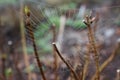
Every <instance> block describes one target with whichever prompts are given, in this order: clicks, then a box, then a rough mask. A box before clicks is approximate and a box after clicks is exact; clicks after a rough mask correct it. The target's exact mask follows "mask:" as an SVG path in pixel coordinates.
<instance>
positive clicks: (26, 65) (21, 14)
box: [19, 0, 31, 80]
mask: <svg viewBox="0 0 120 80" xmlns="http://www.w3.org/2000/svg"><path fill="white" fill-rule="evenodd" d="M23 6H24V5H23V0H21V4H20V18H19V19H20V20H19V21H20V33H21V43H22V50H23V55H24V61H25V67H26V68H27V69H29V58H28V55H27V48H26V38H25V32H24V30H25V26H24V19H23V18H24V16H23V15H24V14H23ZM28 80H31V72H30V70H28Z"/></svg>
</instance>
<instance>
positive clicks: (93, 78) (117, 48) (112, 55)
mask: <svg viewBox="0 0 120 80" xmlns="http://www.w3.org/2000/svg"><path fill="white" fill-rule="evenodd" d="M119 49H120V43H118V45H117V46H116V47H115V49H114V50H113V52H112V54H111V55H110V57H109V58H108V59H107V60H105V62H104V63H103V64H102V65H101V66H100V72H102V71H103V70H104V69H105V67H106V66H107V65H108V64H109V63H110V62H111V61H112V60H113V59H114V57H115V55H116V54H117V52H118V50H119ZM91 80H95V74H94V75H93V77H92V79H91Z"/></svg>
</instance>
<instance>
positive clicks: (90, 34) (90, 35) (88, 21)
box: [84, 16, 100, 80]
mask: <svg viewBox="0 0 120 80" xmlns="http://www.w3.org/2000/svg"><path fill="white" fill-rule="evenodd" d="M94 20H95V17H93V18H91V17H90V16H86V21H84V23H85V24H86V25H87V28H88V39H89V43H90V45H91V48H92V50H93V52H94V61H95V65H96V76H95V80H100V73H99V56H98V51H97V48H96V44H95V39H94V35H93V31H92V28H91V24H92V22H93V21H94Z"/></svg>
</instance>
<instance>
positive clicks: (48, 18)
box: [26, 2, 120, 72]
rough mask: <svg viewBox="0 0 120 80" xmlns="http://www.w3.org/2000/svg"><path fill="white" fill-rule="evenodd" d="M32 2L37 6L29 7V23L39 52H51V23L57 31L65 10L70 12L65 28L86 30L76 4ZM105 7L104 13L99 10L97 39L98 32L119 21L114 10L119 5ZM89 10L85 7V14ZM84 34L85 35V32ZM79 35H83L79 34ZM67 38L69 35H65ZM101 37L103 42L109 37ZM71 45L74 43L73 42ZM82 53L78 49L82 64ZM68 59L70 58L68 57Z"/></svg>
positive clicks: (118, 7) (78, 30)
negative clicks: (62, 4)
mask: <svg viewBox="0 0 120 80" xmlns="http://www.w3.org/2000/svg"><path fill="white" fill-rule="evenodd" d="M34 4H35V5H37V7H36V6H32V7H31V8H30V11H31V23H32V27H33V30H34V35H35V40H36V43H37V46H38V52H39V53H44V52H45V53H52V45H51V43H52V33H51V25H52V24H55V25H56V31H57V32H58V31H59V27H60V17H61V16H62V15H63V14H64V15H65V13H66V14H67V12H69V11H71V13H68V14H67V15H68V17H69V18H68V19H67V21H66V25H65V29H68V28H66V27H70V28H72V29H73V30H75V31H76V32H77V33H79V32H81V31H83V30H86V26H85V25H84V23H83V22H82V20H83V19H84V17H80V16H79V14H78V13H79V11H80V9H79V8H76V6H75V5H74V4H72V5H70V6H68V5H64V6H58V7H56V6H50V5H47V6H40V5H39V3H38V2H37V3H34ZM102 9H103V7H101V8H93V9H91V10H94V11H95V13H96V11H98V12H100V11H101V10H102ZM106 9H109V11H108V12H106V13H104V11H103V12H101V14H103V15H101V16H100V22H99V23H98V28H97V31H96V34H95V35H96V38H97V39H100V38H99V37H97V36H98V35H99V34H101V35H102V34H106V35H107V34H108V33H105V32H103V31H104V30H107V28H106V27H112V26H111V25H114V24H115V25H120V23H119V21H120V15H119V14H117V13H116V12H115V10H116V9H120V6H119V5H118V6H111V7H106ZM91 10H90V9H86V12H85V14H89V12H90V11H91ZM111 11H113V12H111ZM108 13H111V14H109V15H107V16H104V15H106V14H108ZM112 13H113V14H112ZM93 14H94V12H93ZM114 14H115V15H114ZM93 16H94V15H93ZM104 26H106V27H105V28H103V27H104ZM101 27H102V28H101ZM64 33H67V31H66V30H65V32H64ZM112 33H113V32H111V29H110V33H109V34H112ZM26 34H27V30H26ZM57 34H58V33H57ZM109 34H108V35H109ZM64 35H65V34H64ZM85 35H86V37H87V34H86V33H85ZM101 35H100V36H101ZM67 36H69V35H68V34H67ZM81 36H83V35H81ZM67 38H69V37H67ZM102 38H103V40H102V41H103V42H106V39H109V38H106V36H102ZM27 39H28V41H29V40H30V38H29V36H27ZM77 39H81V38H77ZM66 40H68V39H66ZM68 41H69V40H68ZM78 42H80V44H82V42H81V41H79V40H78ZM86 42H88V41H85V42H84V43H86ZM72 45H74V43H73V44H72ZM75 45H76V44H75ZM83 45H84V44H83ZM68 46H69V45H68ZM82 49H84V48H82ZM66 53H67V52H66ZM81 53H82V54H81ZM83 53H85V52H84V51H83V50H80V51H79V54H80V59H81V61H82V63H83V64H84V59H83V58H82V57H81V55H83ZM70 56H72V57H73V54H71V55H70ZM68 59H70V58H68ZM71 64H72V63H71ZM61 71H62V72H69V70H67V69H61Z"/></svg>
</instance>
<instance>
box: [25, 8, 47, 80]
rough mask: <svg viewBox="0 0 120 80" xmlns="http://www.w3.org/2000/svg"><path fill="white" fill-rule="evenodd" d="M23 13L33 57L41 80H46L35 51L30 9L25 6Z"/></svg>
mask: <svg viewBox="0 0 120 80" xmlns="http://www.w3.org/2000/svg"><path fill="white" fill-rule="evenodd" d="M25 14H26V17H27V19H26V26H27V29H28V34H29V36H30V38H31V40H32V43H33V48H34V54H35V58H36V61H37V64H38V67H39V70H40V72H41V75H42V78H43V80H46V77H45V75H44V72H43V69H42V64H41V61H40V59H39V55H38V53H37V46H36V44H35V38H34V33H33V29H32V26H31V22H30V10H29V8H28V7H27V6H26V7H25Z"/></svg>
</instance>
